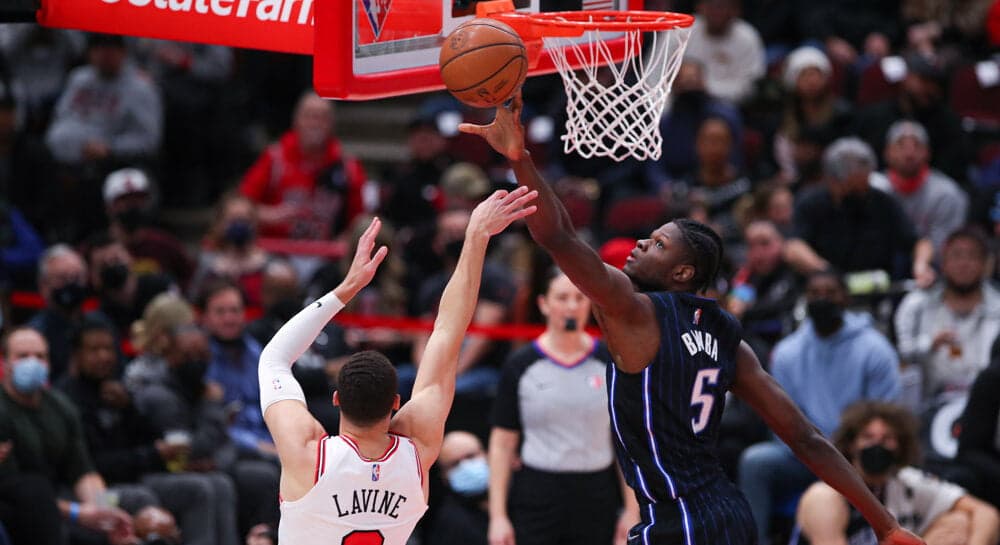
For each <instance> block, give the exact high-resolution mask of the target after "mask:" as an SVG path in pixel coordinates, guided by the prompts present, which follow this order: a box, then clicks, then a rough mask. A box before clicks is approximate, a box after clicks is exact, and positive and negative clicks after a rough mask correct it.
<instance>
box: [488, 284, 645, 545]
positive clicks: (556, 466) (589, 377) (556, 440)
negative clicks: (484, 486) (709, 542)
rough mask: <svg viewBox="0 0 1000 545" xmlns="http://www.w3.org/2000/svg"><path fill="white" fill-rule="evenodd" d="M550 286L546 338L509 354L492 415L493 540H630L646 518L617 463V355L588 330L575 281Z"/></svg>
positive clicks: (580, 543) (500, 543) (590, 544)
mask: <svg viewBox="0 0 1000 545" xmlns="http://www.w3.org/2000/svg"><path fill="white" fill-rule="evenodd" d="M544 289H545V293H543V294H541V295H539V296H538V307H539V310H540V311H541V313H542V315H543V316H544V317H545V322H546V329H545V332H544V333H542V335H541V336H539V337H538V338H537V339H535V341H534V342H532V343H531V344H530V345H526V346H524V347H523V348H521V349H520V350H518V351H517V352H515V353H513V354H511V356H510V358H509V359H508V360H507V362H506V364H505V365H504V369H503V373H502V375H501V379H500V387H499V391H498V392H497V398H496V404H495V405H494V409H493V429H492V432H491V434H490V447H489V465H490V490H489V515H490V526H489V542H490V545H515V544H516V545H534V544H539V545H542V544H544V545H560V544H564V545H611V544H612V542H613V541H614V542H617V543H624V542H625V538H626V536H627V532H628V529H629V528H630V527H631V526H632V525H634V524H636V523H637V522H638V520H639V513H638V505H637V504H635V499H634V497H633V495H632V494H631V491H630V490H628V489H627V488H625V485H624V482H623V480H622V479H621V478H620V476H619V472H618V469H617V466H616V465H615V462H614V456H615V454H614V447H613V444H612V438H611V424H610V420H609V416H608V397H607V390H606V388H605V384H604V381H605V372H606V367H607V365H608V364H609V363H610V362H611V357H610V355H609V354H608V351H607V349H606V348H605V347H604V345H603V344H601V343H599V342H598V341H597V340H596V339H594V338H592V337H591V336H590V335H588V334H587V333H586V332H585V331H584V330H583V329H584V325H585V324H586V322H587V319H588V318H589V316H590V301H589V300H588V299H587V298H586V297H585V296H584V295H583V293H582V292H581V291H580V290H579V289H578V288H577V287H576V286H574V285H573V283H572V282H570V280H569V278H568V277H567V276H566V275H564V274H562V273H561V272H559V271H558V270H554V271H553V272H552V273H550V276H549V278H548V281H547V282H546V284H545V288H544ZM515 466H516V467H517V470H516V471H515ZM619 490H621V492H622V494H619ZM621 497H625V498H626V501H627V502H628V506H627V507H626V508H625V509H623V510H621V514H620V515H619V514H618V513H619V509H620V507H621ZM616 530H617V531H616Z"/></svg>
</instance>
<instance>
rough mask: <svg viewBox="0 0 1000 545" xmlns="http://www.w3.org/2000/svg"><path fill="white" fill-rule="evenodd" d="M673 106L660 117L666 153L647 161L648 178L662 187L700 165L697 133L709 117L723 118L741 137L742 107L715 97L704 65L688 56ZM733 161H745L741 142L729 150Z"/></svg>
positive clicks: (736, 136) (676, 83) (673, 94)
mask: <svg viewBox="0 0 1000 545" xmlns="http://www.w3.org/2000/svg"><path fill="white" fill-rule="evenodd" d="M670 99H671V101H672V102H671V104H670V109H669V110H668V111H667V112H665V113H664V115H663V117H661V118H660V134H662V135H663V141H664V145H663V153H662V154H661V155H660V158H659V159H657V160H656V161H647V162H646V165H645V171H646V178H647V179H648V180H649V182H650V185H651V186H653V187H663V186H664V185H665V184H668V183H669V182H670V180H674V179H677V178H680V177H682V176H684V175H685V174H687V173H689V172H691V171H692V170H694V169H695V168H696V167H697V164H696V162H695V160H696V158H695V135H696V134H697V132H698V127H700V126H701V124H702V122H704V121H705V119H707V118H709V117H718V118H720V119H724V120H725V121H726V123H727V124H728V125H729V129H730V132H731V133H732V135H733V138H734V141H735V142H739V141H740V138H742V131H743V119H742V117H741V116H740V112H739V110H737V109H736V108H735V107H733V106H731V105H730V104H728V103H726V102H723V101H721V100H718V99H716V98H713V97H712V96H710V95H709V94H708V92H707V91H705V65H703V64H702V63H700V62H698V61H696V60H694V59H685V60H684V63H683V64H681V67H680V69H679V70H678V72H677V77H676V78H675V79H674V84H673V91H672V92H671V96H670ZM729 162H730V164H733V165H736V166H741V165H743V156H742V146H732V147H731V148H730V150H729Z"/></svg>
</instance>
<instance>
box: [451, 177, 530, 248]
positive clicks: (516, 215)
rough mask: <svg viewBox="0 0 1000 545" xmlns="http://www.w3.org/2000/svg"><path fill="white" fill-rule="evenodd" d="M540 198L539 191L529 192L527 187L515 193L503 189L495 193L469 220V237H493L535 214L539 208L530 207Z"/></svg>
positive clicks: (480, 204) (522, 187) (474, 211)
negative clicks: (512, 224)
mask: <svg viewBox="0 0 1000 545" xmlns="http://www.w3.org/2000/svg"><path fill="white" fill-rule="evenodd" d="M536 197H538V192H537V191H528V188H527V187H525V186H521V187H518V188H517V189H515V190H514V191H510V192H508V191H505V190H503V189H501V190H499V191H494V192H493V194H492V195H490V196H489V197H487V198H486V200H484V201H483V202H481V203H479V205H478V206H476V209H475V210H473V211H472V217H471V218H469V227H468V228H467V229H466V231H465V232H466V236H468V235H475V234H479V235H483V236H486V237H491V236H493V235H495V234H497V233H499V232H501V231H503V230H504V229H506V228H507V226H508V225H510V224H511V223H514V222H515V221H517V220H519V219H521V218H523V217H526V216H530V215H531V214H534V213H535V211H536V210H538V207H536V206H534V205H530V206H529V203H531V201H533V200H535V198H536Z"/></svg>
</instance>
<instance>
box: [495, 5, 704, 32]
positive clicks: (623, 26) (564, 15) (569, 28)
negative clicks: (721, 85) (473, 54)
mask: <svg viewBox="0 0 1000 545" xmlns="http://www.w3.org/2000/svg"><path fill="white" fill-rule="evenodd" d="M488 16H489V17H492V18H494V19H497V20H500V21H503V22H504V23H507V24H508V25H510V26H511V27H513V28H514V29H515V30H517V31H518V33H519V34H521V35H522V37H524V38H525V39H531V38H541V37H545V36H579V35H581V34H583V33H584V32H587V31H592V30H603V31H607V32H626V31H638V32H654V31H662V30H673V29H677V28H688V27H690V26H691V25H692V24H693V23H694V17H693V16H691V15H687V14H683V13H673V12H669V11H637V10H633V11H611V10H595V11H552V12H546V13H520V12H516V11H500V12H493V13H489V14H488Z"/></svg>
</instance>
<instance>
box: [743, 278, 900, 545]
mask: <svg viewBox="0 0 1000 545" xmlns="http://www.w3.org/2000/svg"><path fill="white" fill-rule="evenodd" d="M805 296H806V309H807V313H808V315H809V319H808V320H806V321H805V322H803V323H802V325H800V326H799V327H798V329H796V330H795V332H794V333H792V334H791V335H789V336H788V337H786V338H784V339H783V340H781V341H780V342H779V343H778V344H777V345H776V346H775V347H774V351H773V352H772V355H771V369H770V371H771V375H772V376H774V379H775V380H776V381H778V383H779V384H781V387H782V388H784V389H785V391H786V392H788V395H789V396H790V397H791V398H792V400H793V401H795V404H796V405H798V406H799V407H800V408H801V409H802V412H804V413H805V414H806V416H807V417H808V418H809V420H810V421H811V422H813V423H814V424H816V427H818V428H819V430H820V431H821V432H823V434H824V435H826V436H827V437H829V436H830V435H831V434H832V433H833V430H835V429H836V427H837V425H838V423H839V422H840V413H841V412H842V411H843V410H844V409H845V408H847V406H848V405H850V404H852V403H854V402H856V401H861V400H866V399H870V400H880V401H895V400H897V399H898V398H899V396H900V390H901V385H900V380H899V358H898V357H897V356H896V351H895V349H894V348H893V347H892V344H890V343H889V341H888V339H886V338H885V336H884V335H882V334H881V333H879V332H878V330H876V329H875V327H874V326H873V325H872V321H871V317H870V316H869V315H868V314H867V313H854V312H847V311H846V308H847V304H848V293H847V286H846V285H845V283H844V280H843V278H842V277H841V276H839V275H838V274H836V273H834V272H831V271H823V272H818V273H814V274H813V275H811V276H810V277H809V280H808V283H807V284H806V292H805ZM815 479H816V478H815V477H814V476H813V474H812V473H811V472H810V471H809V470H808V469H807V468H806V467H805V466H804V465H802V463H801V462H799V461H798V459H796V458H795V455H794V454H792V451H791V450H789V449H788V448H787V447H786V446H785V445H784V444H783V443H780V442H778V441H766V442H763V443H758V444H756V445H753V446H752V447H750V448H748V449H747V450H745V451H744V452H743V455H742V456H741V458H740V468H739V485H740V489H741V490H742V491H743V493H744V494H745V495H746V497H747V500H749V502H750V505H751V508H752V509H753V514H754V519H755V521H756V522H757V529H758V535H759V539H760V543H761V544H765V543H767V538H768V537H769V535H768V533H769V530H770V525H769V519H770V517H771V515H772V514H773V509H772V506H775V505H776V504H777V503H779V502H782V501H785V500H791V499H794V498H795V497H797V496H798V494H800V493H801V492H802V491H804V490H805V488H806V487H807V486H808V485H809V484H810V483H811V482H812V481H814V480H815Z"/></svg>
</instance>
